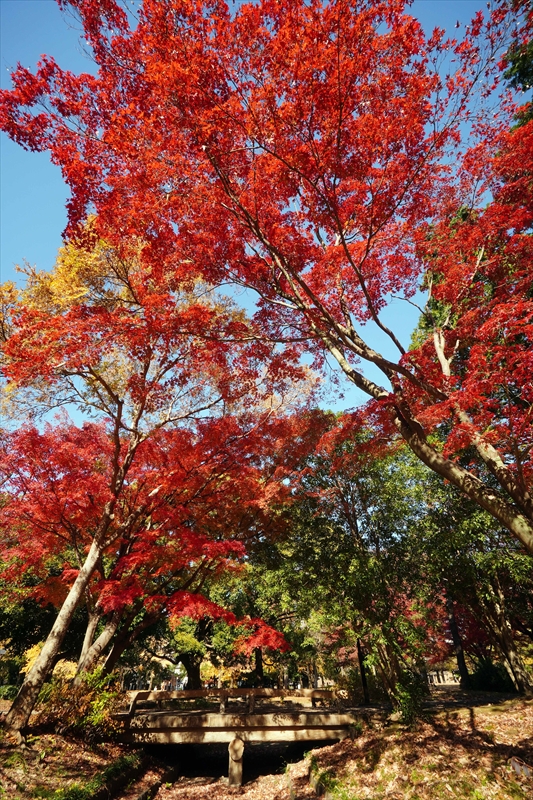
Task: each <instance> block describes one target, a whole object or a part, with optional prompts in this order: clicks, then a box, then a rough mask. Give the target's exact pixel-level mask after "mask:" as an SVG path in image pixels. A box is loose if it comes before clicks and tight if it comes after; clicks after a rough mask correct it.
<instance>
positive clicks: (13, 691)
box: [0, 684, 19, 700]
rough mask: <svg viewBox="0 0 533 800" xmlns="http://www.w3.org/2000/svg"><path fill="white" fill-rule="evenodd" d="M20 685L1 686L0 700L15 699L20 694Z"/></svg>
mask: <svg viewBox="0 0 533 800" xmlns="http://www.w3.org/2000/svg"><path fill="white" fill-rule="evenodd" d="M18 690H19V687H18V686H12V685H11V686H10V685H9V684H7V685H6V686H0V700H14V699H15V697H16V696H17V694H18Z"/></svg>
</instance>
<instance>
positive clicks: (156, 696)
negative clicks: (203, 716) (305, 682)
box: [126, 687, 337, 717]
mask: <svg viewBox="0 0 533 800" xmlns="http://www.w3.org/2000/svg"><path fill="white" fill-rule="evenodd" d="M126 696H127V698H128V702H129V705H128V711H127V714H128V716H130V717H131V716H133V714H134V713H135V709H136V708H137V704H138V703H139V702H145V703H150V702H152V703H157V704H158V705H160V704H161V703H162V702H163V701H165V700H195V699H198V698H206V699H208V698H213V699H217V700H218V701H219V703H220V713H221V714H224V713H225V712H226V705H227V702H228V700H229V699H230V698H239V697H242V698H245V699H247V700H248V713H249V714H252V713H253V712H254V709H255V701H256V700H257V699H260V698H272V699H277V700H286V699H288V700H290V699H300V698H307V699H310V700H311V704H312V706H313V708H316V704H317V701H318V700H323V701H324V700H326V701H328V702H330V703H331V702H334V701H335V700H336V699H337V692H336V691H335V690H332V689H261V688H257V689H250V688H244V687H243V688H240V689H180V690H178V691H175V692H169V691H164V690H161V689H157V690H150V689H137V690H135V691H130V692H127V693H126Z"/></svg>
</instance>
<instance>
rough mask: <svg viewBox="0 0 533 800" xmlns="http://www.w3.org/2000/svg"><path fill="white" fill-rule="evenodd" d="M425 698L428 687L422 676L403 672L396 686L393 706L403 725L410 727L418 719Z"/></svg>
mask: <svg viewBox="0 0 533 800" xmlns="http://www.w3.org/2000/svg"><path fill="white" fill-rule="evenodd" d="M427 696H428V686H427V683H426V681H425V680H424V677H423V676H422V675H420V674H419V673H417V672H405V673H404V674H403V675H402V677H401V679H400V680H399V681H398V683H397V685H396V690H395V695H394V705H395V706H396V708H397V710H398V711H399V712H400V715H401V721H402V722H403V723H404V724H405V725H411V724H412V723H413V722H414V721H415V719H417V718H418V717H420V715H421V714H422V708H423V705H424V700H425V699H426V698H427Z"/></svg>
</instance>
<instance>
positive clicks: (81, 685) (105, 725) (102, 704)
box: [37, 668, 119, 739]
mask: <svg viewBox="0 0 533 800" xmlns="http://www.w3.org/2000/svg"><path fill="white" fill-rule="evenodd" d="M118 705H119V691H118V690H117V687H116V686H115V679H114V677H113V676H110V675H106V676H103V675H102V669H101V668H98V669H96V670H95V671H94V672H92V673H87V674H85V675H82V676H81V678H80V680H79V681H78V682H76V683H75V682H73V681H72V680H69V681H66V680H65V679H64V678H63V677H62V676H61V675H53V676H52V680H51V681H50V682H49V683H46V684H45V685H44V686H43V688H42V690H41V693H40V695H39V702H38V706H37V712H38V719H37V722H38V724H43V725H55V726H56V727H60V728H61V729H62V730H63V731H66V730H70V731H72V732H73V733H75V732H76V731H78V732H83V734H84V736H86V737H88V738H89V739H96V738H102V737H109V736H112V735H113V734H114V733H116V732H117V730H118V723H117V722H116V721H115V720H114V719H113V716H112V715H113V713H114V712H115V711H117V710H118Z"/></svg>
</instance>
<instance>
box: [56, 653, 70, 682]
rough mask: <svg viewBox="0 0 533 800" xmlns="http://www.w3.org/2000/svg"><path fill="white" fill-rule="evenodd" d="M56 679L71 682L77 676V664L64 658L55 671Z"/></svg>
mask: <svg viewBox="0 0 533 800" xmlns="http://www.w3.org/2000/svg"><path fill="white" fill-rule="evenodd" d="M52 674H53V676H54V678H60V679H61V680H63V681H70V680H72V678H73V677H74V676H75V674H76V664H75V662H74V661H67V660H66V659H65V658H62V659H61V661H58V662H57V664H56V665H55V667H54V671H53V673H52Z"/></svg>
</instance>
